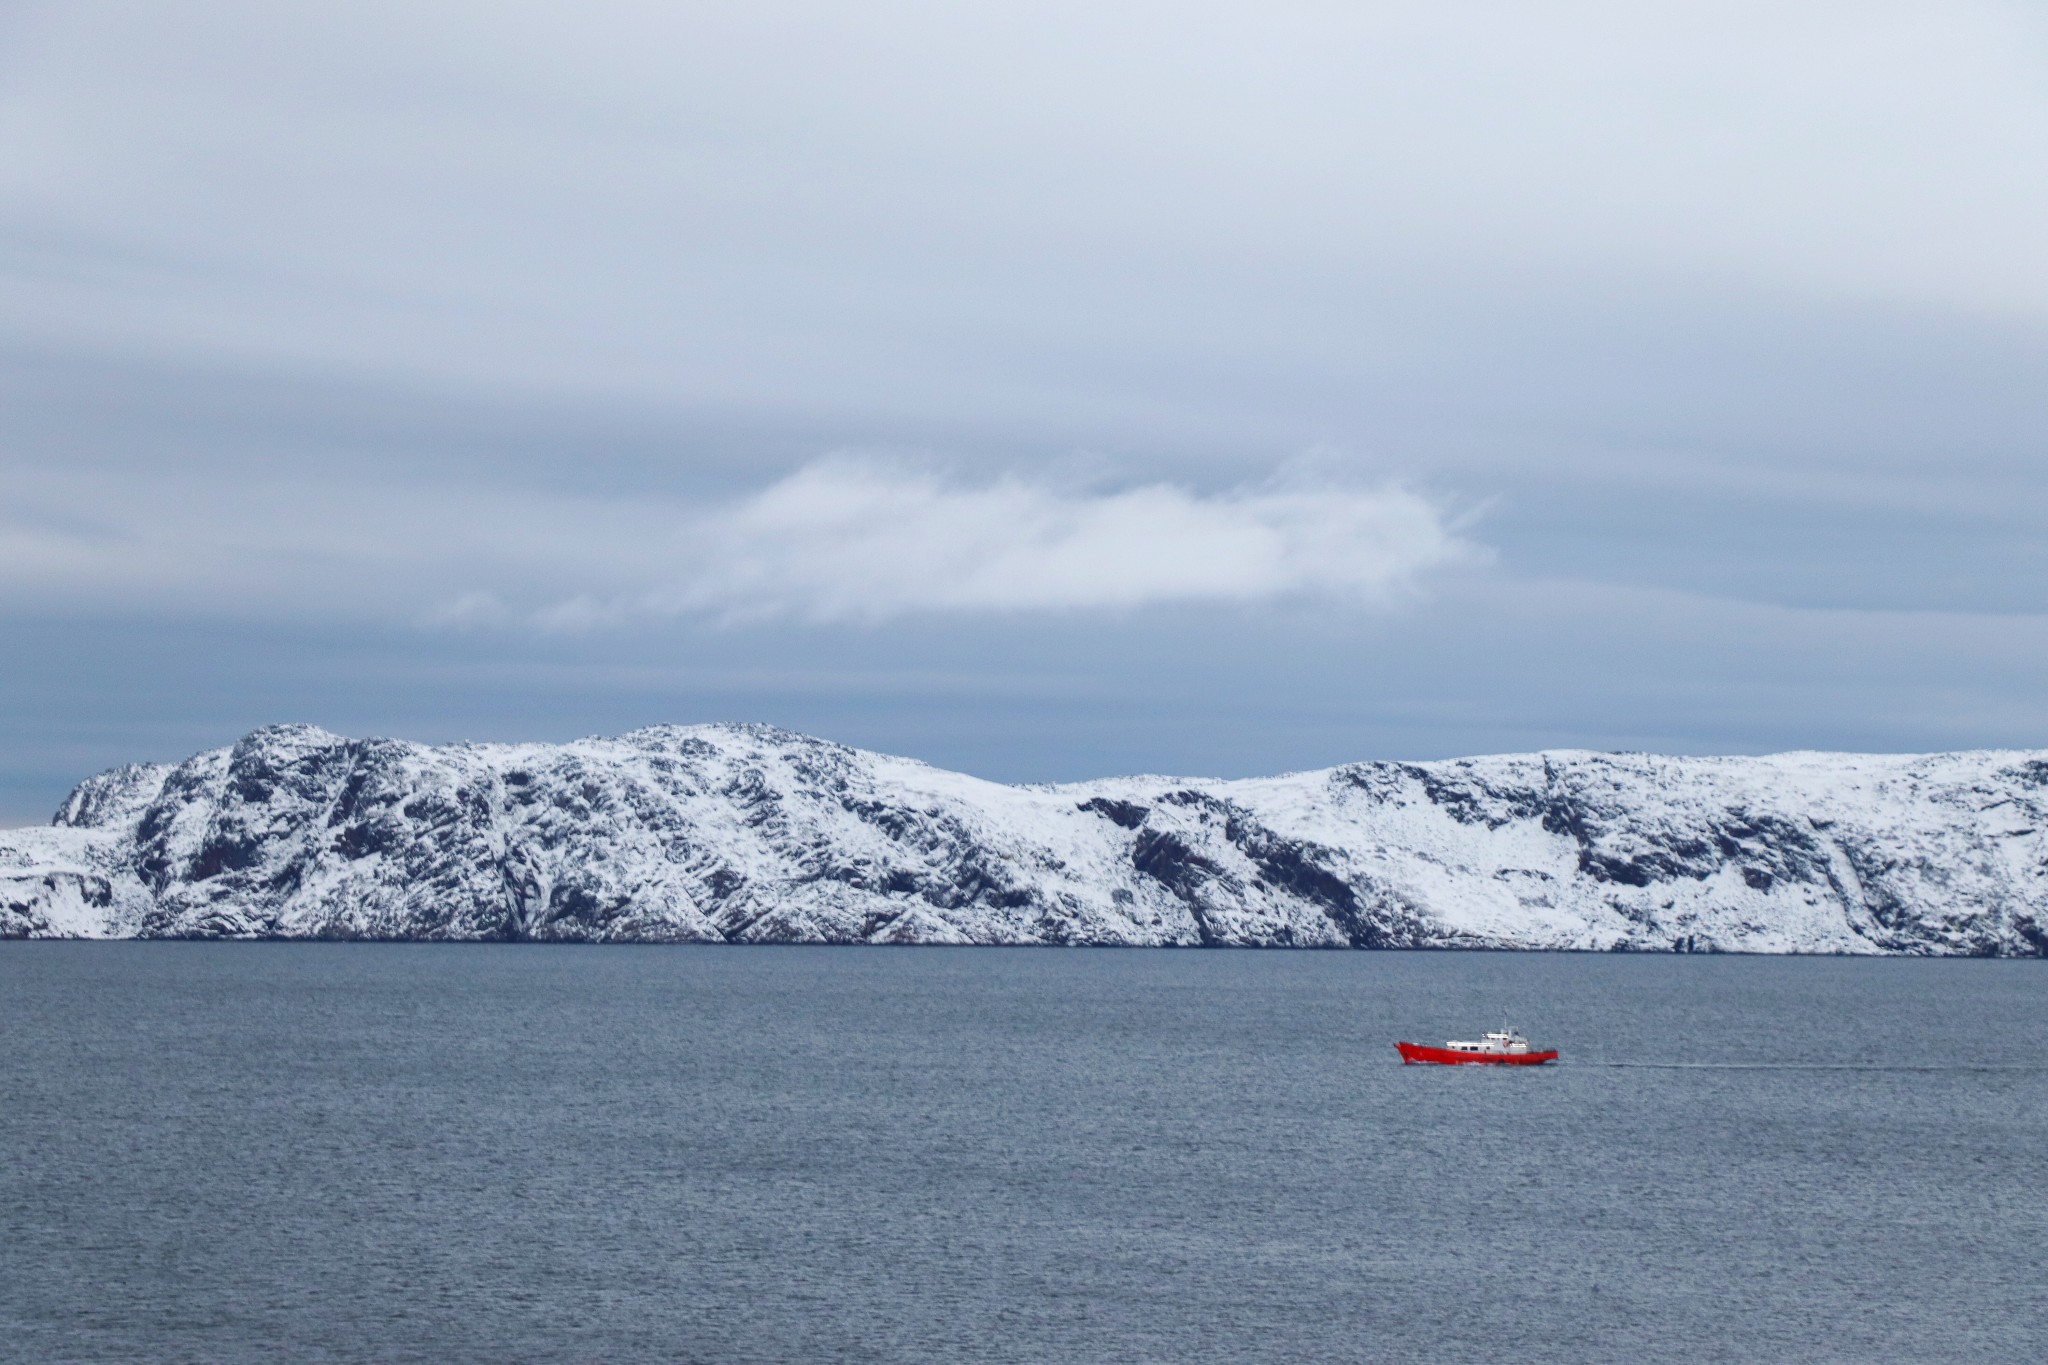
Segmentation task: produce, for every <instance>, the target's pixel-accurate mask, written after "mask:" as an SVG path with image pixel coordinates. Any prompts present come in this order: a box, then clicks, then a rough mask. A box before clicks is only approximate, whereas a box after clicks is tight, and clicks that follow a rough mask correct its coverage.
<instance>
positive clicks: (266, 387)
mask: <svg viewBox="0 0 2048 1365" xmlns="http://www.w3.org/2000/svg"><path fill="white" fill-rule="evenodd" d="M2043 243H2048V8H2044V7H2042V6H2041V5H2039V4H2027V3H2011V4H1992V3H1972V2H1971V0H1943V2H1942V3H1885V2H1884V0H1858V2H1857V3H1853V4H1850V3H1843V4H1821V3H1808V4H1786V3H1783V2H1782V0H1778V2H1776V3H1769V4H1762V3H1758V4H1749V3H1741V2H1740V0H1716V2H1715V3H1712V4H1690V3H1683V2H1682V0H1680V2H1678V3H1665V4H1658V5H1652V6H1645V5H1640V4H1621V3H1614V4H1596V3H1554V4H1546V5H1541V6H1538V5H1523V4H1505V3H1485V2H1484V0H1471V2H1470V3H1449V4H1446V3H1435V4H1420V3H1415V4H1400V5H1385V4H1371V3H1361V0H1346V2H1345V3H1329V4H1321V3H1288V2H1287V0H1272V2H1269V3H1266V4H1263V5H1258V6H1246V5H1241V4H1232V5H1222V4H1213V5H1212V4H1206V3H1201V0H1174V3H1164V2H1163V0H1162V2H1161V3H1135V2H1133V0H1090V2H1089V3H1085V4H1084V3H1071V4H1070V3H1065V2H1064V0H1033V3H1030V4H1021V3H1020V4H1009V3H1003V0H979V2H978V3H974V4H938V3H890V2H889V0H863V2H862V3H857V4H856V3H846V4H815V3H773V2H772V0H748V3H735V4H724V3H715V2H713V0H692V2H691V3H688V4H683V5H676V4H654V3H647V4H634V3H617V2H615V0H583V2H582V3H578V4H574V5H569V4H556V5H540V4H525V3H517V2H516V0H491V3H481V2H479V3H474V4H471V3H451V2H448V0H406V3H402V4H400V3H391V4H384V3H376V0H350V2H349V3H347V4H338V3H337V4H323V3H314V2H308V3H293V4H289V5H279V4H276V3H237V2H232V0H229V2H221V3H207V2H206V0H192V2H191V3H181V4H178V5H165V4H123V3H95V2H94V0H61V3H34V2H33V0H15V2H14V3H12V4H9V5H6V6H4V7H0V618H4V619H0V640H4V642H5V643H4V645H0V650H4V664H5V666H4V669H0V823H5V822H9V821H24V820H30V819H40V818H44V817H45V816H46V814H47V811H48V809H49V808H51V807H52V806H54V805H55V804H56V802H57V800H58V799H59V798H60V797H61V795H62V793H63V791H64V790H65V789H67V788H68V787H69V785H70V784H71V783H72V782H73V781H75V780H76V779H77V778H78V777H80V776H82V775H84V774H85V773H87V772H90V771H93V770H95V769H97V768H100V767H104V766H106V765H108V764H111V763H114V762H118V761H122V760H126V759H130V758H159V759H161V758H178V757H182V756H184V755H186V754H188V753H190V752H192V751H194V750H196V749H199V748H202V747H207V746H211V745H214V744H219V743H224V742H227V741H229V740H231V739H232V738H233V737H234V736H236V735H237V734H239V733H241V732H242V731H245V730H247V729H249V728H251V727H253V726H255V725H258V724H262V723H266V722H271V721H278V720H310V721H314V722H317V723H320V724H324V725H327V726H329V727H330V728H334V729H338V730H342V731H344V732H348V733H381V734H395V735H401V736H407V737H415V738H421V739H434V740H440V739H455V738H567V737H570V736H573V735H577V734H585V733H593V732H615V731H618V730H623V729H627V728H631V727H633V726H636V725H641V724H648V723H653V722H658V721H679V722H689V721H699V720H719V719H758V720H768V721H773V722H777V723H781V724H785V725H791V726H794V727H797V728H802V729H807V730H811V731H813V732H816V733H822V734H825V735H828V736H830V737H832V738H836V739H841V740H845V741H848V742H851V743H856V744H862V745H867V746H870V747H877V748H883V749H888V750H892V751H895V752H901V753H908V754H913V755H916V756H918V757H922V758H926V759H929V760H931V761H933V762H937V763H942V764H946V765H948V766H956V767H963V768H967V769H969V770H971V771H975V772H979V773H982V774H985V775H988V776H992V777H999V778H1005V779H1019V780H1037V779H1060V778H1073V777H1082V776H1088V775H1097V774H1102V773H1107V772H1114V771H1129V770H1150V771H1179V772H1200V773H1218V774H1244V773H1255V772H1267V771H1278V770H1282V769H1288V768H1300V767H1308V766H1319V765H1323V764H1328V763H1335V762H1342V761H1347V760H1352V759H1358V758H1368V757H1435V756H1447V755H1452V754H1458V753H1470V752H1483V751H1500V750H1509V749H1526V748H1537V747H1563V746H1579V747H1598V748H1651V749H1661V750H1672V751H1681V752H1691V753H1707V752H1751V751H1763V750H1770V749H1780V748H1799V747H1842V748H1867V749H1882V750H1901V749H1929V748H1947V747H1967V746H1985V745H1998V746H2008V745H2009V746H2040V745H2048V612H2044V608H2048V536H2044V532H2048V480H2044V478H2043V458H2044V456H2048V383H2044V379H2048V250H2044V249H2043Z"/></svg>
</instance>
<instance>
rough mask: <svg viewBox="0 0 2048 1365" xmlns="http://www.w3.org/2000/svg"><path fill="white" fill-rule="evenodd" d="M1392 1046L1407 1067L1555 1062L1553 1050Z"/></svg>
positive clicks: (1405, 1044)
mask: <svg viewBox="0 0 2048 1365" xmlns="http://www.w3.org/2000/svg"><path fill="white" fill-rule="evenodd" d="M1394 1046H1395V1047H1396V1048H1399V1049H1400V1052H1401V1061H1402V1062H1403V1064H1405V1065H1408V1066H1415V1065H1417V1064H1418V1063H1421V1064H1428V1065H1432V1066H1542V1065H1543V1064H1544V1063H1545V1062H1554V1061H1556V1060H1557V1050H1556V1049H1555V1048H1553V1049H1551V1050H1550V1051H1549V1052H1453V1051H1452V1050H1451V1049H1450V1048H1447V1047H1424V1046H1423V1045H1422V1044H1420V1043H1396V1044H1394Z"/></svg>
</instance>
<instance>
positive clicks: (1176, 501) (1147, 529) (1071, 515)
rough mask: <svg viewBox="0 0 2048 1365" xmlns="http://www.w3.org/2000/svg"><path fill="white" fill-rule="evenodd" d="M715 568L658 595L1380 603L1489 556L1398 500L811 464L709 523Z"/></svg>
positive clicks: (1371, 492)
mask: <svg viewBox="0 0 2048 1365" xmlns="http://www.w3.org/2000/svg"><path fill="white" fill-rule="evenodd" d="M691 540H692V542H693V544H694V547H695V550H696V552H697V554H698V555H699V556H700V558H701V567H700V568H699V569H697V570H696V571H695V572H694V573H692V574H690V575H689V576H688V577H687V578H686V579H685V580H683V581H682V582H681V583H679V584H678V585H677V586H676V587H675V588H673V589H670V590H667V591H664V592H661V593H657V594H655V595H653V596H652V597H651V598H649V599H648V604H649V605H650V606H651V607H654V608H656V609H667V610H675V611H711V612H716V613H719V614H721V615H724V616H727V617H731V618H747V617H773V616H790V617H798V618H804V619H810V620H817V621H879V620H886V619H888V618H891V617H896V616H902V615H906V614H910V613H917V612H1012V611H1085V610H1100V609H1112V610H1114V609H1130V608H1137V607H1146V606H1152V605H1157V604H1163V603H1174V602H1208V603H1246V602H1257V601H1263V600H1269V599H1274V598H1280V597H1293V596H1321V597H1327V598H1332V599H1336V600H1340V601H1345V602H1352V603H1365V604H1373V605H1380V604H1385V603H1387V602H1389V601H1391V600H1392V599H1395V598H1397V597H1399V596H1400V595H1401V594H1402V593H1404V592H1405V591H1407V590H1408V589H1409V588H1411V586H1412V585H1413V583H1414V581H1415V579H1416V577H1417V576H1418V575H1420V574H1422V573H1425V572H1427V571H1428V570H1431V569H1436V568H1441V567H1444V566H1447V565H1451V564H1454V563H1458V562H1461V561H1470V560H1472V559H1474V558H1476V557H1478V555H1479V553H1480V552H1479V550H1478V548H1477V547H1476V546H1474V545H1473V544H1471V543H1470V542H1468V541H1466V540H1465V539H1463V538H1462V537H1461V536H1460V535H1459V534H1458V533H1457V532H1456V530H1455V529H1454V528H1453V527H1452V526H1451V525H1450V524H1449V523H1448V522H1447V520H1446V517H1445V513H1444V511H1443V509H1442V508H1441V507H1439V506H1438V505H1437V504H1435V503H1433V502H1431V501H1430V500H1429V499H1427V498H1425V497H1423V496H1421V495H1420V494H1417V493H1415V492H1412V491H1410V490H1407V489H1404V488H1401V487H1398V486H1384V487H1379V488H1356V487H1350V488H1347V487H1342V486H1335V485H1327V484H1310V483H1305V482H1281V483H1276V484H1271V485H1268V486H1265V487H1260V488H1246V489H1237V490H1234V491H1231V492H1227V493H1223V494H1218V495H1214V496H1207V497H1205V496H1202V495H1199V494H1196V493H1193V492H1190V491H1188V490H1187V489H1185V488H1180V487H1175V486H1173V485H1170V484H1151V485H1147V486H1144V487H1139V488H1130V489H1124V490H1121V491H1094V490H1086V489H1062V488H1057V487H1054V486H1050V485H1047V484H1043V483H1032V482H1028V481H1026V480H1023V479H1020V478H1017V477H1014V476H1010V477H1004V478H1001V479H998V480H996V481H994V482H987V483H980V484H964V483H959V482H954V481H950V480H948V479H946V478H944V477H941V476H940V475H938V474H936V473H934V472H931V471H929V470H922V469H917V468H914V467H910V466H906V465H903V464H900V463H894V462H888V461H878V460H872V459H857V458H837V459H831V460H824V461H820V462H818V463H815V464H812V465H809V466H806V467H805V468H803V469H801V470H799V471H797V472H796V473H795V474H793V475H791V476H790V477H788V478H786V479H784V480H782V481H781V482H779V483H777V484H775V485H774V486H772V487H770V488H768V489H766V490H765V491H763V492H761V493H760V494H758V495H756V496H754V497H751V498H749V499H747V500H745V501H744V502H741V503H738V504H737V505H735V506H733V507H731V508H729V509H726V510H724V511H722V512H721V513H719V514H718V515H716V516H713V517H710V518H707V519H705V520H703V521H702V522H700V523H699V524H698V525H697V527H696V528H695V534H694V535H693V536H692V537H691Z"/></svg>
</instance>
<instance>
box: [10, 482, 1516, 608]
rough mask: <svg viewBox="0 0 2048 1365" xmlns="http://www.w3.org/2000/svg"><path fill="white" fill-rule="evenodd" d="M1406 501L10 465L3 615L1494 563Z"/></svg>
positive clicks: (1264, 582) (752, 595)
mask: <svg viewBox="0 0 2048 1365" xmlns="http://www.w3.org/2000/svg"><path fill="white" fill-rule="evenodd" d="M1483 555H1484V551H1483V550H1481V549H1480V548H1479V547H1477V546H1476V545H1474V544H1472V543H1471V542H1470V541H1468V540H1467V539H1465V538H1464V537H1463V536H1462V535H1461V534H1460V533H1459V531H1458V529H1457V528H1456V527H1455V526H1454V525H1452V524H1451V523H1450V521H1449V520H1447V517H1446V513H1445V510H1444V509H1443V508H1442V507H1441V506H1439V505H1438V504H1437V503H1435V502H1433V501H1431V500H1430V499H1428V498H1426V497H1423V496H1422V495H1420V494H1418V493H1415V492H1412V491H1409V490H1407V489H1404V488H1401V487H1399V486H1383V487H1374V488H1367V487H1359V486H1355V485H1351V486H1347V485H1345V484H1342V483H1340V482H1331V481H1328V480H1321V481H1313V480H1309V479H1305V478H1303V477H1301V476H1299V475H1296V476H1294V477H1292V478H1286V479H1281V480H1276V481H1274V482H1271V483H1268V484H1266V485H1263V486H1260V487H1254V488H1240V489H1236V490H1233V491H1229V492H1224V493H1219V494H1214V495H1208V496H1204V495H1201V494H1197V493H1194V492H1191V491H1189V490H1187V489H1185V488H1181V487H1176V486H1172V485H1168V484H1150V485H1146V486H1143V487H1135V488H1126V489H1121V490H1102V489H1088V488H1075V487H1072V486H1064V485H1058V484H1053V483H1047V482H1037V481H1033V480H1031V479H1028V478H1024V477H1020V476H1017V475H1014V474H1013V475H1006V476H1002V477H998V478H994V479H982V480H980V481H963V480H956V479H952V478H948V477H946V476H944V475H942V474H940V473H938V472H935V471H934V470H932V469H930V468H928V467H918V466H912V465H909V464H905V463H901V462H893V461H887V460H879V459H872V458H861V457H853V456H837V457H832V458H828V459H824V460H820V461H817V462H814V463H812V464H809V465H806V466H804V467H802V468H800V469H798V470H797V471H796V472H795V473H793V474H790V475H789V476H787V477H785V478H783V479H781V480H780V481H778V482H776V483H774V484H771V485H770V486H768V487H766V488H764V489H760V490H758V491H755V492H753V493H750V494H746V495H743V496H737V497H733V498H730V499H728V500H725V501H712V502H707V501H705V500H702V499H696V500H692V499H685V498H680V497H675V496H672V495H661V494H651V493H650V494H643V495H639V496H627V495H623V494H611V495H605V496H594V495H581V496H568V495H564V494H560V493H552V492H543V491H540V490H534V489H508V488H505V487H502V486H492V485H486V486H482V487H469V486H463V485H459V484H454V483H450V482H447V481H433V482H428V481H417V482H413V481H408V482H405V483H398V482H395V481H388V480H386V481H379V482H376V483H368V482H356V481H351V480H346V479H340V480H336V479H331V478H330V479H308V478H303V477H301V478H282V479H279V478H268V479H266V478H261V477H254V478H241V479H237V478H233V477H222V476H221V475H218V474H215V473H213V472H210V471H207V472H200V471H195V472H193V473H192V474H190V475H186V476H182V477H165V476H151V475H147V474H142V473H133V472H131V473H129V474H126V475H125V476H121V477H116V476H114V475H112V474H109V473H105V472H97V473H95V472H91V471H81V470H76V469H70V470H65V469H55V468H48V467H44V468H35V467H32V466H30V465H27V464H23V463H17V462H12V461H8V460H5V459H0V604H8V603H11V604H14V605H18V606H27V605H31V604H33V605H35V606H38V607H40V608H43V609H48V608H50V607H53V606H54V607H59V608H63V607H73V608H77V607H83V608H88V609H92V608H106V607H109V606H114V607H119V608H120V609H123V610H129V609H135V608H138V607H141V608H157V609H161V608H166V607H168V608H171V609H172V610H188V611H189V610H198V611H202V612H208V613H212V612H226V613H229V614H238V615H257V616H273V615H278V614H283V615H315V616H352V617H369V618H381V619H384V620H393V619H401V620H412V621H416V622H418V623H419V624H421V625H424V626H427V627H430V628H435V629H457V630H460V629H484V630H490V629H504V628H517V627H522V626H524V627H534V628H538V629H541V630H544V631H550V632H564V633H575V632H579V631H588V630H592V629H602V628H608V627H620V626H632V625H636V624H637V625H646V624H649V623H651V622H657V621H660V620H664V619H672V618H675V617H678V616H698V617H703V618H707V619H716V620H724V621H728V622H731V621H740V620H762V619H783V620H792V621H799V622H803V621H809V622H857V623H858V622H880V621H886V620H890V619H894V618H898V617H902V616H905V615H910V614H916V613H932V612H939V613H953V614H965V613H989V612H1017V611H1087V610H1116V609H1131V608H1141V607H1146V606H1152V605H1156V604H1164V603H1212V604H1230V603H1248V602H1259V601H1267V600H1272V599H1277V598H1282V597H1301V596H1320V597H1324V598H1329V599H1333V600H1336V601H1341V602H1347V603H1354V604H1358V603H1362V604H1368V605H1381V604H1386V603H1389V602H1391V601H1394V600H1395V599H1397V598H1399V597H1400V596H1401V595H1402V594H1403V593H1404V592H1406V591H1408V590H1409V589H1410V588H1411V586H1412V585H1413V584H1414V583H1415V581H1416V579H1417V578H1418V576H1419V575H1422V574H1424V573H1426V572H1428V571H1429V570H1431V569H1436V568H1440V567H1444V566H1448V565H1452V564H1455V563H1459V562H1469V561H1473V560H1475V559H1478V558H1482V557H1483Z"/></svg>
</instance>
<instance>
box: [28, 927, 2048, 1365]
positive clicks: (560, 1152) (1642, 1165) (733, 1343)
mask: <svg viewBox="0 0 2048 1365" xmlns="http://www.w3.org/2000/svg"><path fill="white" fill-rule="evenodd" d="M1503 1023H1511V1024H1514V1025H1516V1026H1519V1027H1520V1028H1521V1029H1522V1030H1523V1031H1524V1032H1526V1033H1527V1034H1529V1035H1530V1037H1531V1038H1533V1039H1534V1040H1536V1041H1537V1042H1538V1043H1539V1044H1542V1045H1546V1046H1555V1047H1557V1048H1559V1049H1560V1050H1561V1052H1562V1057H1561V1058H1560V1060H1559V1061H1558V1062H1557V1063H1556V1064H1554V1065H1551V1066H1546V1067H1540V1068H1497V1067H1484V1068H1481V1067H1459V1068H1447V1067H1426V1066H1402V1065H1401V1064H1400V1062H1399V1059H1398V1057H1397V1056H1396V1054H1395V1051H1394V1044H1395V1042H1396V1041H1397V1040H1402V1039H1406V1040H1412V1041H1418V1042H1425V1043H1435V1042H1440V1041H1442V1040H1443V1039H1445V1038H1448V1037H1472V1036H1476V1035H1477V1034H1478V1033H1479V1032H1481V1031H1484V1030H1486V1029H1489V1028H1495V1027H1499V1026H1500V1025H1502V1024H1503ZM0 1359H4V1360H7V1361H33V1362H37V1363H38V1365H44V1363H53V1362H73V1361H77V1362H85V1361H92V1362H101V1361H137V1362H151V1363H152V1365H155V1363H157V1362H184V1361H190V1362H209V1363H210V1365H211V1363H215V1362H258V1361H262V1362H272V1361H276V1362H329V1361H332V1362H385V1361H389V1362H400V1361H404V1362H433V1363H435V1365H446V1363H451V1362H472V1361H474V1362H494V1363H501V1362H524V1361H534V1362H557V1361H562V1362H628V1361H674V1362H706V1363H710V1362H763V1363H766V1362H776V1363H777V1365H780V1363H782V1362H806V1363H809V1362H920V1363H921V1365H922V1363H924V1362H930V1363H931V1365H941V1363H943V1365H961V1363H962V1362H967V1363H970V1365H971V1363H973V1362H1045V1363H1046V1365H1083V1363H1086V1362H1103V1365H1109V1362H1116V1363H1117V1365H1130V1363H1131V1362H1172V1363H1174V1365H1197V1363H1200V1362H1290V1361H1315V1362H1376V1361H1389V1362H1392V1361H1423V1362H1465V1361H1471V1362H1480V1361H1484V1362H1489V1363H1495V1362H1552V1361H1555V1362H1572V1363H1573V1365H1586V1363H1587V1362H1607V1361H1614V1362H1624V1361H1626V1362H1658V1361H1685V1362H1708V1361H1729V1362H1744V1365H1756V1363H1757V1362H1773V1361H1786V1362H1793V1361H1797V1362H1831V1361H1842V1362H1858V1365H1867V1363H1869V1362H1913V1361H1968V1362H1985V1361H2025V1362H2030V1363H2032V1362H2039V1361H2041V1360H2044V1359H2048V963H2043V962H2024V961H2022V962H2014V961H1980V960H1927V959H1896V958H1894V959H1851V958H1768V957H1711V956H1661V955H1659V956H1650V955H1629V954H1550V953H1529V954H1516V953H1479V952H1308V951H1212V950H1157V949H1154V950H1123V951H1118V950H1086V949H1057V948H1056V949H959V948H803V947H754V948H736V947H641V948H626V947H566V946H509V945H508V946H477V945H407V944H341V943H10V944H0Z"/></svg>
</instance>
